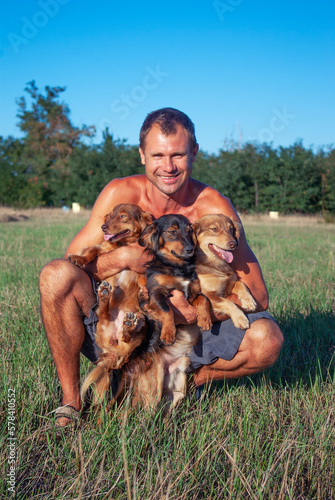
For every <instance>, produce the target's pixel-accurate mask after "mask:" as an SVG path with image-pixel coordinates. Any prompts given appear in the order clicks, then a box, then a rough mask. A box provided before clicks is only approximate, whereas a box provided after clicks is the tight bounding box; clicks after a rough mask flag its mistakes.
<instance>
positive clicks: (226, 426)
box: [0, 214, 335, 500]
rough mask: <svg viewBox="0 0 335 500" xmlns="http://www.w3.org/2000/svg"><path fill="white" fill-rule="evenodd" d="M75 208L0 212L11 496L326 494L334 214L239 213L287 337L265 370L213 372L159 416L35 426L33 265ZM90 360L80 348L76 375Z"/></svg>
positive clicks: (40, 411)
mask: <svg viewBox="0 0 335 500" xmlns="http://www.w3.org/2000/svg"><path fill="white" fill-rule="evenodd" d="M84 217H86V216H77V217H74V216H71V215H69V214H64V216H59V217H57V218H55V220H52V217H48V218H46V217H42V216H38V215H37V214H36V215H34V216H32V217H31V218H30V219H29V220H27V221H19V222H10V223H6V224H1V229H2V238H1V241H0V265H1V278H0V280H1V281H0V284H1V287H0V300H1V327H0V348H1V373H2V377H3V383H2V384H1V406H0V416H1V421H2V422H3V425H1V430H0V433H1V449H2V450H3V453H2V454H1V459H0V460H1V469H0V473H1V478H2V479H1V483H0V495H1V497H3V498H6V497H8V498H10V497H11V496H12V494H11V493H10V492H8V490H7V487H8V483H7V481H6V474H7V473H8V470H9V469H8V458H9V451H8V448H7V444H8V433H7V430H8V429H7V417H8V413H7V411H8V404H7V398H8V389H9V388H12V389H14V390H15V393H16V420H15V427H16V429H15V437H16V441H15V443H16V485H15V491H16V498H19V499H25V498H36V499H54V498H56V499H57V498H78V499H79V498H82V499H84V498H102V499H128V498H137V499H156V498H157V499H163V498H164V499H166V500H167V499H175V500H177V499H202V498H203V499H217V498H222V499H246V498H252V499H294V500H296V499H304V500H305V499H320V500H327V499H334V498H335V494H334V491H335V482H334V477H335V453H334V449H335V425H334V421H335V416H334V407H335V370H334V368H335V366H334V345H335V333H334V332H335V321H334V297H335V294H334V291H335V226H334V225H331V224H328V225H323V224H317V223H310V225H304V224H303V223H300V224H293V225H291V224H289V223H284V222H283V223H281V222H279V223H278V222H275V223H272V224H270V223H267V222H264V221H259V222H252V223H251V222H250V223H248V220H246V221H245V227H246V232H247V237H248V240H249V242H250V244H251V246H252V248H253V250H254V252H255V254H256V255H257V257H258V259H259V260H260V262H261V264H262V269H263V273H264V276H265V279H266V282H267V285H268V288H269V293H270V308H269V309H270V312H272V313H273V314H274V315H275V317H276V318H277V319H278V322H279V324H280V326H281V328H282V331H283V333H284V336H285V344H284V347H283V350H282V353H281V355H280V358H279V360H278V361H277V363H276V364H275V365H274V366H273V367H272V368H271V369H269V370H267V371H266V372H264V373H260V374H256V375H254V376H252V377H250V378H246V379H241V380H237V381H234V382H231V383H229V384H223V383H221V384H215V385H214V384H213V385H212V386H211V387H210V388H207V389H205V390H204V391H203V393H202V397H201V399H200V400H199V401H195V400H193V399H190V400H187V401H184V402H183V403H182V405H181V406H180V407H179V408H178V409H177V410H176V411H175V412H174V413H172V414H171V415H170V416H169V417H168V418H167V419H165V420H164V421H162V420H161V419H160V414H159V412H157V413H154V414H149V413H148V412H145V411H143V410H142V409H137V410H136V411H134V412H132V413H130V414H129V415H128V416H126V418H125V416H124V415H125V414H123V415H121V414H120V411H119V410H117V409H114V411H113V412H112V413H111V414H110V415H109V416H108V418H105V419H104V421H103V423H102V425H101V426H100V427H98V426H97V423H96V416H95V415H94V414H90V415H89V417H88V420H87V421H86V422H85V424H83V426H82V427H81V428H79V429H77V430H73V431H69V432H66V433H65V434H63V435H60V436H57V435H56V434H53V433H51V434H44V433H43V432H42V431H41V427H42V426H43V425H44V424H45V423H46V422H48V421H49V419H50V418H51V415H50V412H51V411H52V410H54V409H55V408H56V407H57V406H58V405H59V402H60V388H59V383H58V380H57V376H56V373H55V368H54V365H53V362H52V359H51V355H50V353H49V349H48V345H47V341H46V339H45V336H44V332H43V327H42V323H41V319H40V312H39V295H38V288H37V285H38V274H39V271H40V269H41V268H42V266H43V265H44V264H45V263H46V262H47V261H49V260H50V259H52V258H55V257H59V256H61V255H62V254H63V253H64V251H65V249H66V247H67V245H68V243H69V241H70V240H71V238H72V237H73V235H74V234H75V233H76V232H77V230H78V229H79V228H80V227H81V226H82V224H83V222H84ZM88 369H89V362H88V361H87V360H83V363H82V375H83V376H84V375H85V373H87V371H88Z"/></svg>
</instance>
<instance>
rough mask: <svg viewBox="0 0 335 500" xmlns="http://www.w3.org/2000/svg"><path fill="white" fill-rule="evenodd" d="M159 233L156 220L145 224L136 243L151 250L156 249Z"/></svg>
mask: <svg viewBox="0 0 335 500" xmlns="http://www.w3.org/2000/svg"><path fill="white" fill-rule="evenodd" d="M158 239H159V234H158V232H157V221H155V222H153V223H152V224H150V226H147V227H146V228H145V229H144V231H143V232H142V234H141V236H140V237H139V240H138V244H139V245H140V246H141V247H146V249H147V250H151V251H152V252H154V251H156V250H158Z"/></svg>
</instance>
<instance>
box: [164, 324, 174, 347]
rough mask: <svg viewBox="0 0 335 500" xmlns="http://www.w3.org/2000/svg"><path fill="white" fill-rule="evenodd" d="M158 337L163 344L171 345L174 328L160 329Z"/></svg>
mask: <svg viewBox="0 0 335 500" xmlns="http://www.w3.org/2000/svg"><path fill="white" fill-rule="evenodd" d="M160 339H161V341H162V342H163V344H164V345H172V344H174V343H175V340H176V329H175V328H174V329H173V328H164V329H162V331H161V335H160Z"/></svg>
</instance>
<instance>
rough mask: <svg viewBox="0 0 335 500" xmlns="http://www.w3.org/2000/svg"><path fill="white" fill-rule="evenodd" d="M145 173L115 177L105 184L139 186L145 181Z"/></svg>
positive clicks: (111, 185)
mask: <svg viewBox="0 0 335 500" xmlns="http://www.w3.org/2000/svg"><path fill="white" fill-rule="evenodd" d="M145 179H146V177H145V175H144V174H136V175H129V176H127V177H116V178H115V179H113V180H111V181H110V182H109V183H108V184H107V186H110V187H111V188H112V187H115V186H118V187H120V186H122V187H127V186H129V187H133V186H140V185H142V184H143V185H144V183H145Z"/></svg>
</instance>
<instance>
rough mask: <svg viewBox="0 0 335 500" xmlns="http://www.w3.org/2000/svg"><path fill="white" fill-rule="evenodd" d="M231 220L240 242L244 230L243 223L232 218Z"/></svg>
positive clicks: (236, 238) (234, 232) (237, 239)
mask: <svg viewBox="0 0 335 500" xmlns="http://www.w3.org/2000/svg"><path fill="white" fill-rule="evenodd" d="M230 220H231V222H232V224H233V236H234V238H235V240H236V241H237V243H238V242H239V241H240V236H241V234H242V231H243V227H242V224H240V223H239V222H237V221H236V220H234V219H230Z"/></svg>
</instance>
